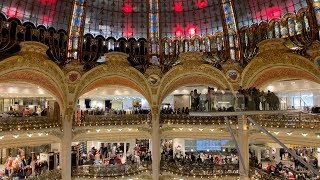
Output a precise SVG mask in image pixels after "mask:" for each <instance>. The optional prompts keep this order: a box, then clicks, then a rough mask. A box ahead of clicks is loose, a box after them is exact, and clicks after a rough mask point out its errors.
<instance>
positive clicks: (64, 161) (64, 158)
mask: <svg viewBox="0 0 320 180" xmlns="http://www.w3.org/2000/svg"><path fill="white" fill-rule="evenodd" d="M62 128H63V137H62V139H61V154H60V168H61V170H62V179H63V180H71V142H72V115H65V116H64V118H63V120H62Z"/></svg>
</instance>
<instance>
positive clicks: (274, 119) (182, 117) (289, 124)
mask: <svg viewBox="0 0 320 180" xmlns="http://www.w3.org/2000/svg"><path fill="white" fill-rule="evenodd" d="M280 112H281V111H279V114H272V115H270V114H268V112H265V113H266V114H259V112H255V115H250V114H248V115H250V116H251V117H252V118H254V119H256V122H257V123H258V124H260V125H262V126H265V127H271V128H310V129H317V128H320V116H319V115H313V114H304V113H291V114H285V111H283V112H282V113H280ZM231 113H232V114H231ZM239 113H241V114H245V113H246V112H239ZM239 115H240V114H239ZM225 116H226V117H228V119H229V121H230V123H231V124H237V112H229V113H228V112H225V113H223V112H217V113H216V115H215V116H208V115H206V114H204V116H201V115H199V116H191V115H187V114H162V115H161V116H160V123H161V124H169V125H174V124H179V125H224V124H225V121H224V117H225Z"/></svg>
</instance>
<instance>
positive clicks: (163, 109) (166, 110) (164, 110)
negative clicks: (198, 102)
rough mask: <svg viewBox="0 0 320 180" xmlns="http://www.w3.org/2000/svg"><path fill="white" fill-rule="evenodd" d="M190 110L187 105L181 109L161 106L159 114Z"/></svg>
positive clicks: (179, 112) (181, 112)
mask: <svg viewBox="0 0 320 180" xmlns="http://www.w3.org/2000/svg"><path fill="white" fill-rule="evenodd" d="M189 112H190V110H189V108H188V107H183V108H182V109H180V108H178V109H175V110H174V109H172V107H168V108H162V109H161V114H189Z"/></svg>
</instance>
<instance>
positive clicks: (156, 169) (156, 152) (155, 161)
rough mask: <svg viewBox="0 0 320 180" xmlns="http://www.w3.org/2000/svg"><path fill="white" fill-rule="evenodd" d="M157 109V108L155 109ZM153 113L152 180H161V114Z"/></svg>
mask: <svg viewBox="0 0 320 180" xmlns="http://www.w3.org/2000/svg"><path fill="white" fill-rule="evenodd" d="M155 109H156V108H155ZM156 111H157V112H153V113H152V134H151V135H152V137H151V141H152V148H151V155H152V180H159V175H160V134H159V127H160V125H159V113H158V109H157V110H156Z"/></svg>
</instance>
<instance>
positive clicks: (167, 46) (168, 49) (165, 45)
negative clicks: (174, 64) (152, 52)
mask: <svg viewBox="0 0 320 180" xmlns="http://www.w3.org/2000/svg"><path fill="white" fill-rule="evenodd" d="M169 54H170V45H169V42H168V41H167V40H166V41H165V42H164V55H169Z"/></svg>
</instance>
